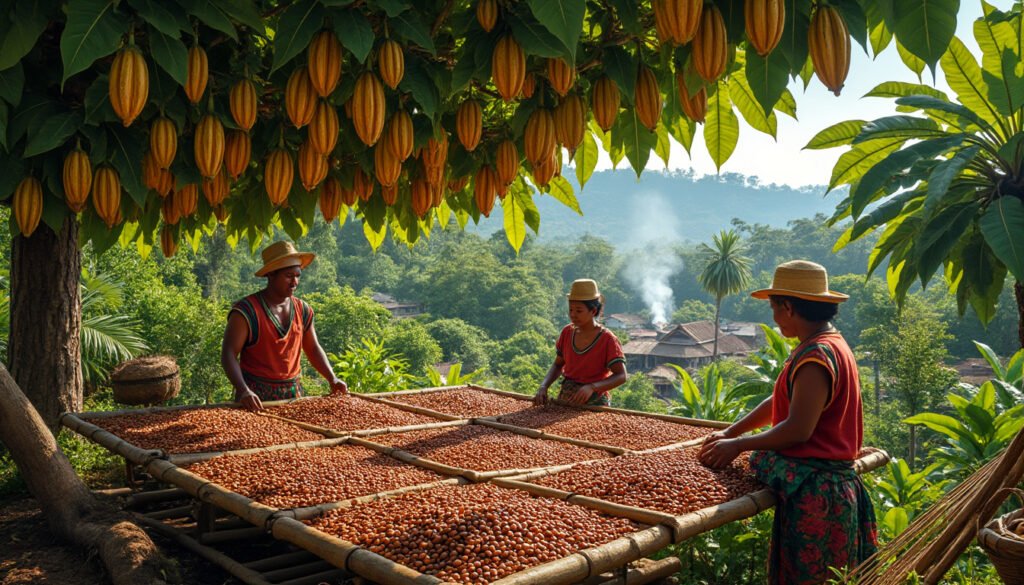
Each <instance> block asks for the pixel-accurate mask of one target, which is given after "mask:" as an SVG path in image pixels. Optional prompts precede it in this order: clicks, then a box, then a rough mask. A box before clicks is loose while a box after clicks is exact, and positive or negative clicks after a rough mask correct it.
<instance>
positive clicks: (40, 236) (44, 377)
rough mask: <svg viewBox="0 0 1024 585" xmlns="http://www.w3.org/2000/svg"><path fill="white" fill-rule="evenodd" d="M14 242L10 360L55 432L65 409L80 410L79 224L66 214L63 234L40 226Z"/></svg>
mask: <svg viewBox="0 0 1024 585" xmlns="http://www.w3.org/2000/svg"><path fill="white" fill-rule="evenodd" d="M13 240H14V241H13V243H12V244H13V245H12V248H11V327H10V335H9V341H8V350H7V351H8V354H7V358H8V359H7V363H8V367H9V368H10V374H11V376H13V377H14V380H15V381H16V382H17V384H18V386H19V387H20V388H21V389H23V391H24V392H25V395H26V396H28V398H29V400H31V401H32V404H33V405H34V406H35V408H36V410H37V411H38V412H39V414H40V416H42V419H43V422H44V424H46V426H47V427H49V428H50V430H51V431H53V432H56V431H57V430H58V428H59V423H58V420H59V417H60V414H61V413H62V412H65V411H78V410H81V409H82V365H81V345H80V344H81V339H80V332H81V328H82V307H81V302H80V298H79V294H78V279H79V276H80V274H81V264H82V261H81V253H80V252H79V250H78V224H77V223H76V221H75V218H74V217H73V216H68V218H67V219H65V220H64V226H63V227H62V229H61V231H60V233H59V234H56V233H54V232H53V230H51V229H50V228H49V227H48V226H46V224H40V225H39V228H38V229H36V231H35V233H34V234H33V235H32V237H31V238H25V237H23V236H20V235H17V236H14V238H13Z"/></svg>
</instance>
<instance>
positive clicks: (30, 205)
mask: <svg viewBox="0 0 1024 585" xmlns="http://www.w3.org/2000/svg"><path fill="white" fill-rule="evenodd" d="M11 210H12V212H13V213H14V220H15V221H16V222H17V223H18V231H20V232H21V235H22V236H24V237H26V238H27V237H29V236H31V235H32V232H34V231H36V228H37V227H39V220H40V218H42V217H43V184H42V183H40V182H39V179H37V178H35V177H25V178H24V179H22V180H21V182H20V183H18V186H17V187H16V188H15V189H14V197H13V198H12V200H11Z"/></svg>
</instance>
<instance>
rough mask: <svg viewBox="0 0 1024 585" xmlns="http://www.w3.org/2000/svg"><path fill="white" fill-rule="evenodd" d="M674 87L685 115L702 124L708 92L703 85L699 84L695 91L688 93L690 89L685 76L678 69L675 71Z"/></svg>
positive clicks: (706, 108) (705, 112) (705, 113)
mask: <svg viewBox="0 0 1024 585" xmlns="http://www.w3.org/2000/svg"><path fill="white" fill-rule="evenodd" d="M676 89H677V90H678V91H679V105H680V106H682V108H683V113H684V114H686V117H687V118H689V119H691V120H693V121H694V122H700V123H702V124H703V123H704V117H705V116H706V115H707V112H708V92H707V91H706V90H705V89H704V86H703V85H701V86H700V89H699V90H697V92H696V93H694V94H693V95H690V90H689V89H688V88H687V87H686V76H685V75H684V74H683V72H682V71H679V72H677V73H676Z"/></svg>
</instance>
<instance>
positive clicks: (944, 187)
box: [924, 146, 981, 210]
mask: <svg viewBox="0 0 1024 585" xmlns="http://www.w3.org/2000/svg"><path fill="white" fill-rule="evenodd" d="M980 151H981V147H980V146H971V147H969V148H964V149H962V150H960V151H958V152H957V153H956V154H955V155H953V156H952V157H950V158H949V159H948V160H946V161H944V162H941V163H939V164H938V165H936V167H935V168H934V169H932V172H931V174H930V175H928V198H927V199H926V200H925V203H924V207H925V210H931V209H932V208H934V207H935V206H936V205H938V204H939V202H940V201H942V199H943V198H944V197H945V195H946V193H947V192H949V186H950V185H951V184H952V183H953V179H955V178H957V177H959V176H960V173H962V172H963V170H964V169H965V168H967V165H968V164H970V162H971V161H972V160H974V158H975V157H976V156H978V153H979V152H980Z"/></svg>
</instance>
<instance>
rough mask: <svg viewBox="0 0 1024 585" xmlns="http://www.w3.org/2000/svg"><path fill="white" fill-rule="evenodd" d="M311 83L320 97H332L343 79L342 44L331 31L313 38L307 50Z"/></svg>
mask: <svg viewBox="0 0 1024 585" xmlns="http://www.w3.org/2000/svg"><path fill="white" fill-rule="evenodd" d="M307 61H308V63H309V81H310V82H311V83H312V84H313V89H314V90H315V91H316V93H317V94H319V95H320V97H327V96H329V95H331V92H333V91H334V88H335V87H338V80H339V79H341V43H340V42H339V41H338V37H336V36H335V35H334V33H333V32H331V31H329V30H322V31H320V32H318V33H317V34H316V36H315V37H313V40H312V41H311V42H310V43H309V47H308V49H307Z"/></svg>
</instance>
